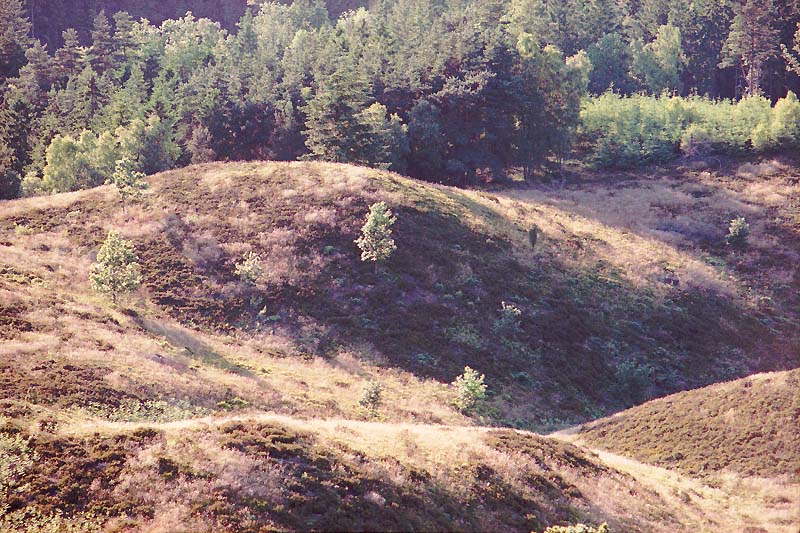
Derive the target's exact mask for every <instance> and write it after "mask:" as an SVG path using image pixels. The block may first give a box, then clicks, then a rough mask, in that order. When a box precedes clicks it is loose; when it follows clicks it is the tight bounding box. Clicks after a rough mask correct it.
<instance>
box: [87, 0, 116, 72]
mask: <svg viewBox="0 0 800 533" xmlns="http://www.w3.org/2000/svg"><path fill="white" fill-rule="evenodd" d="M89 61H90V62H91V64H92V68H93V69H94V71H95V72H97V73H98V74H103V73H104V72H106V71H107V70H109V69H110V68H111V67H112V66H113V61H114V41H113V40H112V38H111V23H110V22H109V21H108V17H107V16H106V13H105V11H100V13H98V14H97V16H96V17H95V18H94V22H93V24H92V46H91V48H90V49H89Z"/></svg>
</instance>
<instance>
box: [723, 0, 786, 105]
mask: <svg viewBox="0 0 800 533" xmlns="http://www.w3.org/2000/svg"><path fill="white" fill-rule="evenodd" d="M734 11H735V13H736V16H735V17H734V19H733V23H732V24H731V28H730V33H729V34H728V39H727V41H725V47H724V48H723V61H722V63H721V66H723V67H726V66H737V67H738V69H739V72H740V76H741V80H742V81H743V83H744V88H743V93H744V94H745V95H747V96H754V95H758V94H761V83H762V78H763V76H764V72H763V71H764V65H765V63H766V62H767V61H769V60H770V59H772V58H773V57H775V56H776V55H777V54H778V31H777V28H776V27H775V22H774V21H775V13H776V11H775V5H774V3H773V0H744V1H743V2H742V3H740V4H734Z"/></svg>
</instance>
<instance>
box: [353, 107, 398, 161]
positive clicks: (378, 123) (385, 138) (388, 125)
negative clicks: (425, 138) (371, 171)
mask: <svg viewBox="0 0 800 533" xmlns="http://www.w3.org/2000/svg"><path fill="white" fill-rule="evenodd" d="M358 119H359V120H360V121H361V122H362V123H363V124H364V125H366V126H367V129H368V130H369V132H370V136H371V142H370V143H369V145H368V150H367V152H366V154H365V156H366V160H367V161H368V162H369V163H370V165H372V166H378V167H385V168H388V169H390V170H393V171H395V172H401V173H402V172H405V170H406V158H407V157H408V154H409V147H408V138H407V132H408V128H407V127H406V125H405V124H403V121H402V120H401V119H400V117H399V116H397V115H392V116H391V117H389V116H387V113H386V106H384V105H382V104H379V103H374V104H372V105H371V106H369V107H368V108H367V109H365V110H364V111H362V112H361V113H360V114H359V115H358Z"/></svg>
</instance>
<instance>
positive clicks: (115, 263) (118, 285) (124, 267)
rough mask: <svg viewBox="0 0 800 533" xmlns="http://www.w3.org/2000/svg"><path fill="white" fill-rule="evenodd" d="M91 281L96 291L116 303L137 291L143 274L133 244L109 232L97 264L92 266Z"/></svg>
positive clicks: (113, 232) (98, 255)
mask: <svg viewBox="0 0 800 533" xmlns="http://www.w3.org/2000/svg"><path fill="white" fill-rule="evenodd" d="M89 280H90V281H91V284H92V288H93V289H94V290H96V291H97V292H99V293H102V294H108V295H111V300H112V301H113V302H114V303H116V302H117V298H118V297H119V296H120V295H122V294H124V293H128V292H132V291H134V290H136V288H137V287H138V286H139V284H140V283H141V281H142V274H141V268H140V267H139V263H138V258H137V257H136V251H135V250H134V247H133V244H132V243H130V242H128V241H126V240H125V239H123V238H122V237H120V235H119V233H117V232H115V231H111V232H109V234H108V237H107V238H106V240H105V242H104V243H103V245H102V246H101V247H100V251H99V252H98V253H97V262H96V263H94V264H93V265H92V269H91V273H90V274H89Z"/></svg>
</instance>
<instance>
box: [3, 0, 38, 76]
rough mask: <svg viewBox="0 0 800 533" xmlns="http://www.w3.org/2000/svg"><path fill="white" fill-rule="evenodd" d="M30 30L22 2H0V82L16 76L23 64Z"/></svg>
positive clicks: (8, 0)
mask: <svg viewBox="0 0 800 533" xmlns="http://www.w3.org/2000/svg"><path fill="white" fill-rule="evenodd" d="M30 30H31V23H30V21H29V20H28V17H27V14H26V13H25V4H24V2H23V1H22V0H4V1H3V2H0V82H2V81H4V80H5V78H12V77H14V76H16V75H17V73H18V72H19V68H20V67H21V66H22V65H24V64H25V49H26V48H27V47H28V41H29V33H30Z"/></svg>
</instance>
